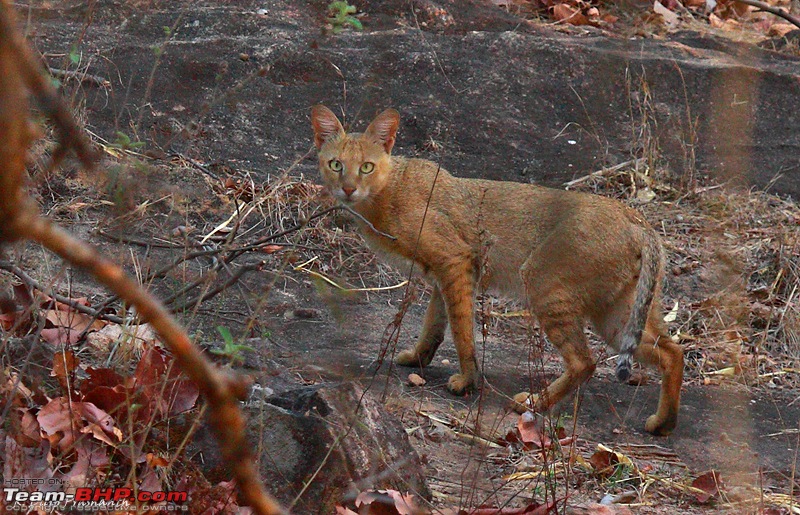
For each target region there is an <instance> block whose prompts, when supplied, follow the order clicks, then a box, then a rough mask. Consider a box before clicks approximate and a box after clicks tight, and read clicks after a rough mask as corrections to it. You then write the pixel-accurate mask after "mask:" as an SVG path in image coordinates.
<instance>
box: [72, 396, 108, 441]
mask: <svg viewBox="0 0 800 515" xmlns="http://www.w3.org/2000/svg"><path fill="white" fill-rule="evenodd" d="M74 404H75V403H73V405H74ZM77 404H78V405H79V406H78V408H79V409H80V411H81V415H82V416H83V419H84V420H85V421H86V422H89V423H90V424H95V425H97V426H98V427H100V428H101V429H102V430H103V431H105V432H106V433H108V434H114V418H113V417H112V416H111V415H109V414H108V413H106V412H105V411H103V410H101V409H100V408H98V407H97V406H95V405H94V404H92V403H91V402H79V403H77Z"/></svg>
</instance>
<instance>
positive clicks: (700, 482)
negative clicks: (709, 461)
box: [692, 470, 725, 503]
mask: <svg viewBox="0 0 800 515" xmlns="http://www.w3.org/2000/svg"><path fill="white" fill-rule="evenodd" d="M692 486H693V487H695V488H699V489H700V490H702V492H695V493H694V496H695V497H696V498H697V502H699V503H706V502H708V500H709V499H711V498H712V497H716V496H718V495H719V493H720V490H724V489H725V487H724V485H723V484H722V478H721V477H720V475H719V473H717V471H715V470H710V471H708V472H706V473H705V474H703V475H702V476H699V477H698V478H697V479H695V480H694V481H692Z"/></svg>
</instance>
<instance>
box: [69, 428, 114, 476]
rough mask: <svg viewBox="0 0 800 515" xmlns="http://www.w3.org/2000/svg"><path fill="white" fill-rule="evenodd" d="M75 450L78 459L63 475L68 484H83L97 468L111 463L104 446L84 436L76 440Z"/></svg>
mask: <svg viewBox="0 0 800 515" xmlns="http://www.w3.org/2000/svg"><path fill="white" fill-rule="evenodd" d="M75 451H76V453H77V455H78V459H77V460H76V461H75V464H74V465H73V466H72V468H71V469H70V470H69V471H68V472H66V473H65V474H64V476H63V479H64V480H65V481H66V482H67V483H68V484H69V485H72V486H84V485H86V484H87V482H88V481H89V480H90V479H91V478H92V477H93V476H94V474H96V473H97V472H98V470H99V469H103V468H106V467H108V466H109V465H110V464H111V461H110V460H109V458H108V452H106V448H105V446H102V445H100V444H99V443H98V442H95V441H92V440H89V439H86V438H84V439H81V440H79V441H78V442H76V444H75Z"/></svg>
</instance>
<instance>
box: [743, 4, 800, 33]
mask: <svg viewBox="0 0 800 515" xmlns="http://www.w3.org/2000/svg"><path fill="white" fill-rule="evenodd" d="M735 1H736V2H739V3H740V4H745V5H752V6H753V7H758V8H759V9H761V10H762V11H764V12H768V13H770V14H774V15H775V16H780V17H781V18H783V19H784V20H786V21H788V22H789V23H791V24H792V25H794V26H795V27H798V28H800V18H798V17H797V16H794V15H792V14H789V13H787V12H786V11H784V10H783V9H781V8H780V7H774V6H772V5H769V4H768V3H765V2H759V1H758V0H735Z"/></svg>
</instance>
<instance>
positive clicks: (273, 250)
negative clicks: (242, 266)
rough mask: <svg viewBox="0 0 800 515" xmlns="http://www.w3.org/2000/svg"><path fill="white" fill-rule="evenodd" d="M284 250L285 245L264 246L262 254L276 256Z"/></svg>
mask: <svg viewBox="0 0 800 515" xmlns="http://www.w3.org/2000/svg"><path fill="white" fill-rule="evenodd" d="M282 250H283V245H264V246H263V247H261V252H265V253H267V254H274V253H276V252H280V251H282Z"/></svg>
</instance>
